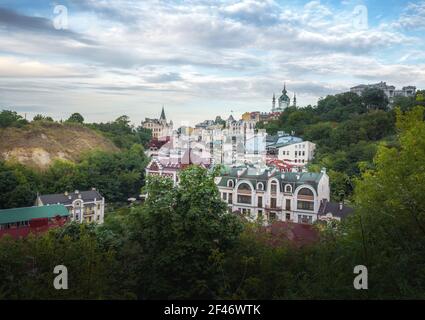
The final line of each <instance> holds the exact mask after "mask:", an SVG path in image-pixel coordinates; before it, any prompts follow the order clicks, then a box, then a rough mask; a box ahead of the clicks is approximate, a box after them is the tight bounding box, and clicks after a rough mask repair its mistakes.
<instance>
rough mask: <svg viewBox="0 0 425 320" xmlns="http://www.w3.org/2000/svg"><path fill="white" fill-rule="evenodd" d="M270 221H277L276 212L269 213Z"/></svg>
mask: <svg viewBox="0 0 425 320" xmlns="http://www.w3.org/2000/svg"><path fill="white" fill-rule="evenodd" d="M269 220H270V221H274V220H276V212H270V213H269Z"/></svg>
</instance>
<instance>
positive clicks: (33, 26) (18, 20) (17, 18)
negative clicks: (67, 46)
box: [0, 7, 93, 44]
mask: <svg viewBox="0 0 425 320" xmlns="http://www.w3.org/2000/svg"><path fill="white" fill-rule="evenodd" d="M0 24H1V26H2V29H3V30H6V31H14V30H21V31H25V32H29V33H41V34H45V35H49V36H54V37H66V38H71V39H74V40H77V41H80V42H82V43H86V44H93V41H90V40H89V39H86V38H85V37H83V36H82V35H80V34H78V33H76V32H73V31H70V30H66V29H61V30H57V29H55V28H54V26H53V22H52V21H51V20H49V19H47V18H43V17H32V16H26V15H22V14H19V13H17V12H14V11H13V10H8V9H5V8H1V7H0ZM0 30H1V29H0Z"/></svg>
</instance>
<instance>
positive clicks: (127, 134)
mask: <svg viewBox="0 0 425 320" xmlns="http://www.w3.org/2000/svg"><path fill="white" fill-rule="evenodd" d="M89 127H90V128H92V129H95V130H98V131H100V132H101V133H103V134H104V135H105V136H106V137H108V138H110V139H111V140H112V141H113V142H114V143H115V145H116V146H117V147H119V148H124V149H129V148H131V146H132V145H133V144H136V143H137V144H141V145H143V146H144V147H146V146H147V144H148V143H149V141H150V140H151V138H152V132H151V130H149V129H145V128H143V127H142V126H138V127H137V128H135V127H134V126H132V125H130V119H129V118H128V117H127V116H125V115H124V116H121V117H118V118H117V119H116V120H115V121H113V122H107V123H92V124H90V125H89Z"/></svg>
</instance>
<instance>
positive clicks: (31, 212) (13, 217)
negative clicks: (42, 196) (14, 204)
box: [0, 205, 69, 224]
mask: <svg viewBox="0 0 425 320" xmlns="http://www.w3.org/2000/svg"><path fill="white" fill-rule="evenodd" d="M68 215H69V213H68V210H67V209H66V208H65V206H63V205H51V206H40V207H28V208H14V209H5V210H0V224H6V223H15V222H21V221H30V220H32V219H39V218H54V217H56V216H60V217H66V216H68Z"/></svg>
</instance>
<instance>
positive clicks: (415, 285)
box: [349, 107, 425, 299]
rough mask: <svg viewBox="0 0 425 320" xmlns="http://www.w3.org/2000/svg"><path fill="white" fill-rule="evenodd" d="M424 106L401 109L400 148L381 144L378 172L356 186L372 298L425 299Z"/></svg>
mask: <svg viewBox="0 0 425 320" xmlns="http://www.w3.org/2000/svg"><path fill="white" fill-rule="evenodd" d="M423 118H424V108H423V107H415V108H414V109H413V110H412V111H411V112H408V113H406V114H402V113H401V111H400V110H398V111H397V129H398V131H399V140H400V147H399V148H394V147H387V146H385V145H381V146H380V148H379V150H378V153H377V155H376V157H375V169H372V170H367V171H365V172H364V173H363V174H362V179H361V180H359V181H358V182H357V184H356V189H355V201H356V207H357V212H356V219H355V221H354V222H353V225H352V230H351V233H350V234H349V235H350V237H353V238H354V239H352V241H360V243H362V250H361V252H362V256H363V262H364V264H365V265H367V266H368V269H369V274H370V275H371V279H370V282H371V284H373V285H370V289H371V294H372V295H374V296H379V297H380V298H384V297H386V298H397V297H406V298H407V297H410V298H415V299H418V298H420V297H422V298H423V297H424V292H425V275H424V273H423V270H424V268H425V250H424V248H425V210H424V208H425V198H424V197H423V195H424V193H425V184H424V183H423V181H424V179H425V167H424V163H425V122H424V121H423Z"/></svg>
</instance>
